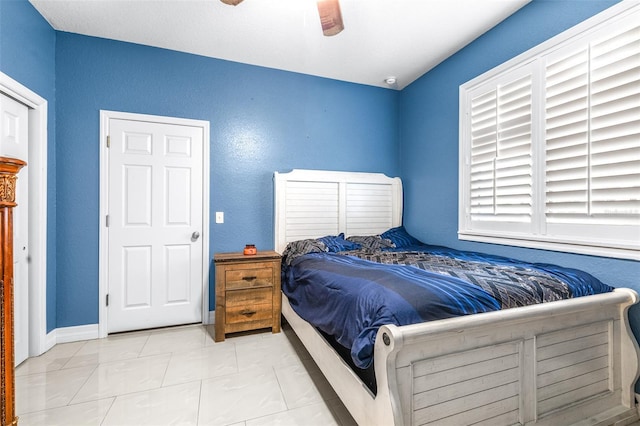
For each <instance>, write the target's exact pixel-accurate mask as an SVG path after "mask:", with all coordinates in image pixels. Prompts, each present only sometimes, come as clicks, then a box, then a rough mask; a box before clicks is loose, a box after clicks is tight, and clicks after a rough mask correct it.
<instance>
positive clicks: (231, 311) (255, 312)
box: [226, 303, 273, 324]
mask: <svg viewBox="0 0 640 426" xmlns="http://www.w3.org/2000/svg"><path fill="white" fill-rule="evenodd" d="M272 316H273V305H272V304H271V303H268V304H263V305H246V306H240V305H238V306H227V315H226V320H227V321H226V322H227V324H237V323H243V322H251V321H262V320H270V319H271V317H272Z"/></svg>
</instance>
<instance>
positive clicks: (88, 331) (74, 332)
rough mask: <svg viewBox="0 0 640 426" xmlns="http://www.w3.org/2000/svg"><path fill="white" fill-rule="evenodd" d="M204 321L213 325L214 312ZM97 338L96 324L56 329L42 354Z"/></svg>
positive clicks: (46, 342)
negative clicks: (53, 348)
mask: <svg viewBox="0 0 640 426" xmlns="http://www.w3.org/2000/svg"><path fill="white" fill-rule="evenodd" d="M205 320H206V322H205V324H214V323H215V311H209V312H208V315H207V318H205ZM99 338H100V333H99V326H98V324H88V325H79V326H74V327H62V328H56V329H54V330H52V331H51V332H49V333H47V337H46V340H45V346H46V347H45V349H44V351H43V352H46V351H48V350H49V349H51V348H52V347H54V346H55V345H57V344H60V343H69V342H78V341H82V340H93V339H99ZM38 355H40V354H38Z"/></svg>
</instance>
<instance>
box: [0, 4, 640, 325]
mask: <svg viewBox="0 0 640 426" xmlns="http://www.w3.org/2000/svg"><path fill="white" fill-rule="evenodd" d="M614 3H615V1H597V0H593V1H580V0H576V1H573V0H567V1H544V0H534V1H533V2H532V3H530V4H529V5H528V6H526V7H524V8H523V9H522V10H520V11H519V12H517V13H516V14H514V15H513V16H512V17H511V18H509V19H507V20H506V21H504V22H503V23H501V24H500V25H498V26H497V27H496V28H494V29H493V30H491V31H489V32H488V33H486V34H485V35H483V36H482V37H480V38H479V39H477V40H476V41H475V42H473V43H472V44H470V45H469V46H467V47H466V48H465V49H463V50H462V51H461V52H459V53H457V54H456V55H454V56H452V57H451V58H449V59H448V60H447V61H445V62H444V63H443V64H441V65H440V66H438V67H437V68H435V69H434V70H432V71H431V72H429V73H427V74H426V75H425V76H423V77H422V78H420V79H419V80H417V81H416V82H414V83H413V84H412V85H410V86H409V87H407V88H406V89H405V90H403V91H402V92H400V93H398V92H394V91H390V90H384V89H378V88H373V87H368V86H361V85H355V84H350V83H344V82H338V81H333V80H327V79H321V78H317V77H311V76H305V75H300V74H295V73H288V72H283V71H276V70H270V69H266V68H260V67H254V66H249V65H243V64H238V63H232V62H226V61H221V60H215V59H209V58H204V57H199V56H194V55H187V54H182V53H177V52H172V51H167V50H161V49H155V48H151V47H144V46H139V45H134V44H128V43H120V42H115V41H108V40H103V39H98V38H92V37H84V36H78V35H73V34H68V33H56V32H55V31H54V30H53V29H51V27H50V26H49V25H48V24H47V22H46V21H45V20H44V19H43V18H42V17H41V16H40V15H39V14H38V13H37V12H36V11H35V9H34V8H33V7H32V6H31V5H30V4H29V3H28V2H27V0H0V71H2V72H4V73H5V74H7V75H9V76H10V77H12V78H14V79H15V80H17V81H19V82H21V83H22V84H24V85H25V86H27V87H29V88H30V89H32V90H33V91H35V92H36V93H38V94H39V95H40V96H42V97H43V98H45V99H47V100H48V102H49V175H48V180H49V188H48V190H49V199H48V202H49V205H48V252H49V253H48V254H49V259H48V260H49V261H48V265H47V330H48V331H50V330H52V329H55V328H57V327H67V326H76V325H84V324H95V323H97V322H98V233H99V218H98V212H99V208H98V200H99V194H98V190H99V188H98V184H99V149H100V148H99V141H98V138H99V110H100V109H108V110H117V111H127V112H138V113H145V114H158V115H169V116H177V117H186V118H194V119H202V120H209V121H210V122H211V135H210V137H211V202H210V211H211V212H212V213H213V212H215V211H224V212H225V223H224V224H220V225H218V224H215V223H214V222H215V221H214V220H213V217H212V218H211V241H210V243H209V250H210V253H213V252H217V251H230V250H238V249H239V248H240V247H242V246H243V245H244V244H245V243H247V242H252V243H255V244H257V245H258V247H260V248H265V249H269V248H271V247H272V244H273V242H272V233H273V216H272V211H273V204H272V196H273V189H272V181H271V177H272V173H273V171H276V170H278V171H287V170H289V169H291V168H293V167H296V168H318V169H336V170H358V171H375V172H384V173H386V174H388V175H394V176H395V175H400V176H401V177H402V178H403V180H404V187H405V224H406V226H407V228H408V229H409V230H410V231H411V232H412V233H414V234H415V235H416V236H418V237H419V238H421V239H423V240H425V241H427V242H431V243H436V244H444V245H448V246H453V247H456V248H461V249H473V250H481V251H485V252H491V253H496V254H501V255H509V256H512V257H520V258H523V259H527V260H531V261H541V262H553V263H559V264H563V265H566V266H573V267H579V268H582V269H586V270H588V271H590V272H592V273H593V274H594V275H596V276H598V277H599V278H601V279H602V280H603V281H605V282H608V283H611V284H613V285H616V286H628V287H632V288H635V289H636V290H640V282H639V281H638V278H637V277H638V276H640V263H639V262H632V261H624V260H614V259H608V258H599V257H594V256H579V255H570V254H563V253H556V252H548V251H543V250H531V249H519V248H513V247H503V246H498V245H490V244H479V243H468V242H466V243H465V242H460V241H458V240H457V217H458V213H457V208H458V200H457V188H458V87H459V85H460V84H462V83H464V82H466V81H468V80H470V79H471V78H473V77H475V76H477V75H479V74H481V73H483V72H485V71H487V70H489V69H491V68H493V67H495V66H496V65H499V64H500V63H502V62H504V61H506V60H508V59H510V58H512V57H514V56H516V55H518V54H520V53H522V52H523V51H526V50H527V49H529V48H531V47H533V46H535V45H537V44H539V43H540V42H542V41H544V40H546V39H548V38H550V37H552V36H554V35H556V34H558V33H560V32H562V31H563V30H565V29H567V28H569V27H571V26H573V25H575V24H577V23H578V22H580V21H582V20H584V19H586V18H588V17H590V16H592V15H594V14H596V13H598V12H599V11H601V10H603V9H605V8H607V7H609V6H610V5H612V4H614ZM425 48H427V47H425ZM211 282H213V281H212V280H211ZM212 290H213V289H212ZM210 293H211V298H213V291H211V292H210ZM211 306H213V304H212V303H211ZM631 317H632V326H633V327H634V330H635V331H636V333H637V334H638V331H639V330H640V308H638V307H634V308H633V309H632V311H631Z"/></svg>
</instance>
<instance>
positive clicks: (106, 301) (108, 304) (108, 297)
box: [106, 293, 109, 306]
mask: <svg viewBox="0 0 640 426" xmlns="http://www.w3.org/2000/svg"><path fill="white" fill-rule="evenodd" d="M106 299H107V300H106V302H107V306H109V293H107V297H106Z"/></svg>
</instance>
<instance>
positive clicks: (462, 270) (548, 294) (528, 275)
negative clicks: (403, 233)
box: [343, 250, 571, 309]
mask: <svg viewBox="0 0 640 426" xmlns="http://www.w3.org/2000/svg"><path fill="white" fill-rule="evenodd" d="M343 254H347V255H350V256H355V257H359V258H360V259H364V260H369V261H373V262H377V263H383V264H390V265H409V266H414V267H416V268H420V269H422V270H425V271H430V272H435V273H437V274H446V275H450V276H452V277H456V278H460V279H462V280H464V281H467V282H470V283H472V284H475V285H477V286H479V287H481V288H483V289H484V290H485V291H486V292H487V293H489V294H490V295H492V296H493V297H494V298H495V299H496V300H498V302H499V303H500V307H501V309H506V308H515V307H518V306H527V305H532V304H536V303H542V302H552V301H555V300H562V299H568V298H569V297H571V293H570V291H569V286H568V285H567V284H566V283H565V282H563V281H562V280H560V279H558V278H557V277H555V276H553V275H551V274H549V273H545V272H543V271H540V270H536V269H531V268H526V267H524V266H514V265H496V264H490V263H486V262H479V261H469V260H463V259H458V258H454V257H449V256H443V255H438V254H432V253H424V252H418V251H398V252H388V251H375V252H371V251H366V250H352V251H348V252H343Z"/></svg>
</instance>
